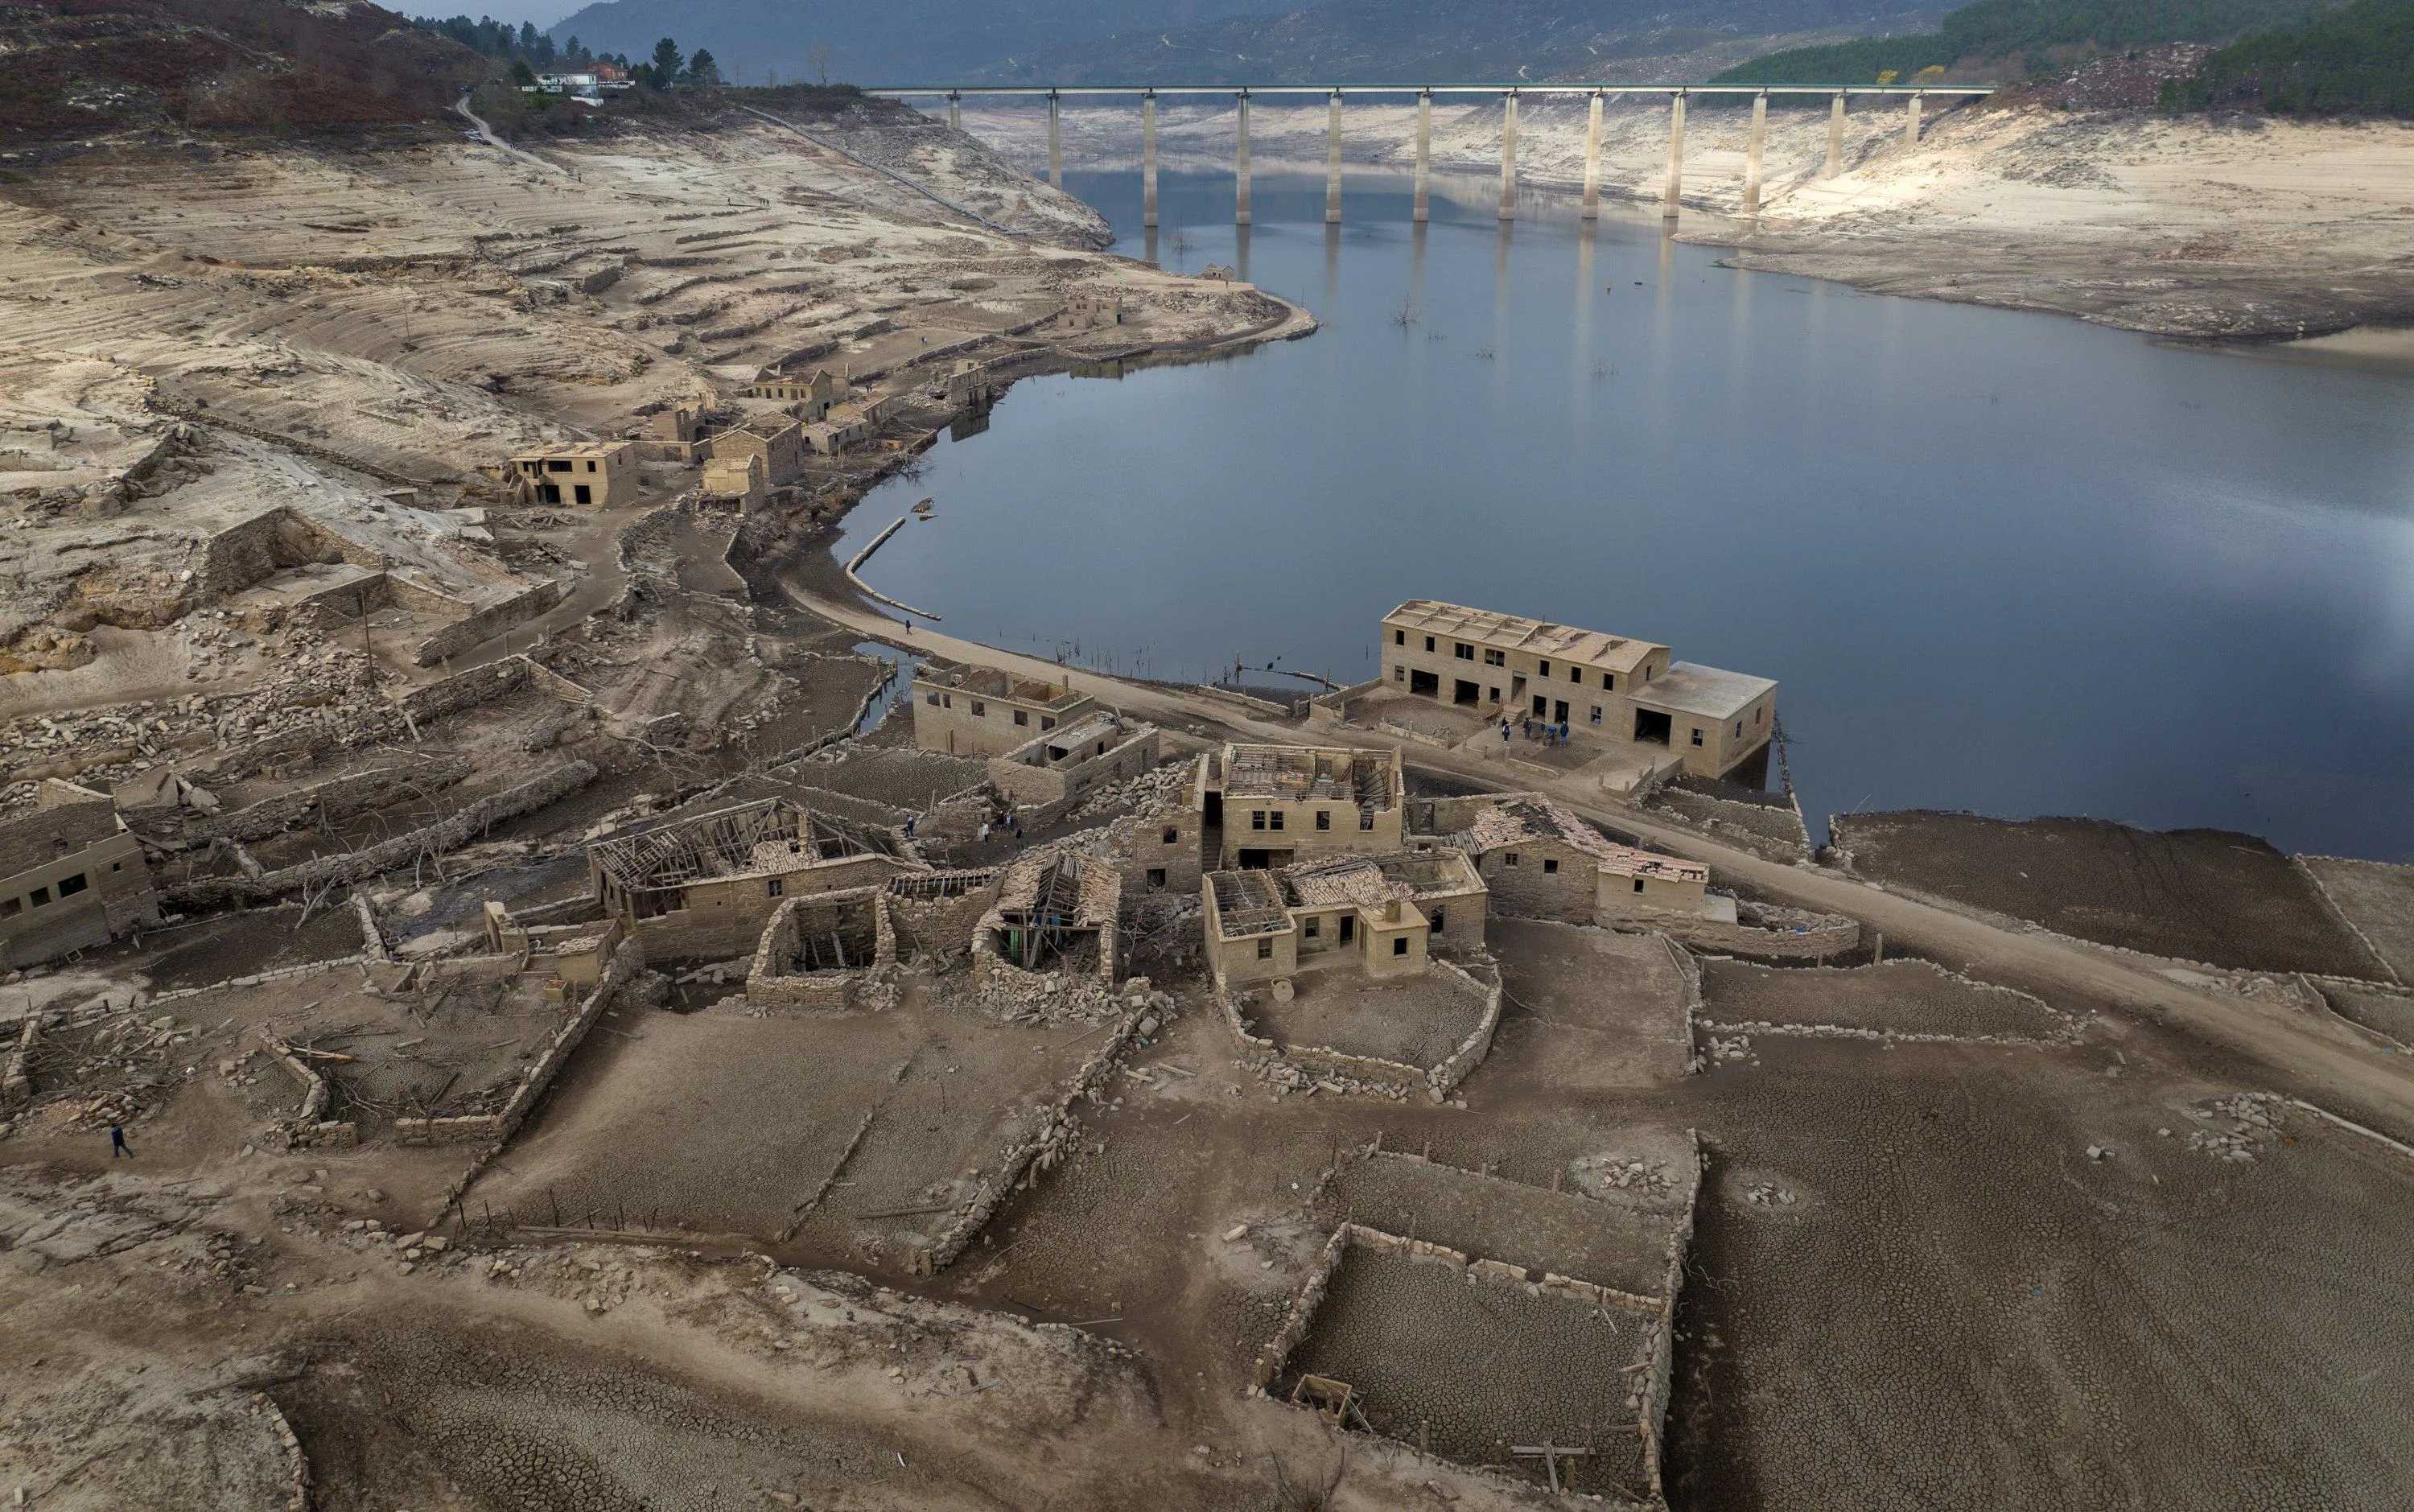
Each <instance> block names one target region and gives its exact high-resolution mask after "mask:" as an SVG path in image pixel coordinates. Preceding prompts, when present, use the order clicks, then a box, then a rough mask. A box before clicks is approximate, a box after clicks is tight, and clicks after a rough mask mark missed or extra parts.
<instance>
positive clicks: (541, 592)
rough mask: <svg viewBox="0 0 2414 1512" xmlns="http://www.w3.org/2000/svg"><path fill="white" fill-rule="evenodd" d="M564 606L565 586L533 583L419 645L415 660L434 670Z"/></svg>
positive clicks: (451, 625)
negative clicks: (563, 593) (448, 660)
mask: <svg viewBox="0 0 2414 1512" xmlns="http://www.w3.org/2000/svg"><path fill="white" fill-rule="evenodd" d="M560 602H561V585H560V584H559V583H558V582H555V581H553V580H551V579H547V580H545V581H544V582H540V583H531V584H529V586H528V587H526V588H523V589H521V590H520V591H517V592H514V593H511V594H507V595H505V596H502V597H499V598H497V599H496V600H494V601H493V602H492V603H489V604H487V605H485V606H484V607H482V608H480V609H478V610H476V611H475V612H473V613H471V614H470V615H469V616H468V617H467V618H464V619H460V620H455V621H453V623H451V624H448V625H446V626H445V627H444V628H443V629H441V630H439V631H438V632H436V634H434V635H432V636H428V637H427V638H426V639H425V640H423V641H421V642H420V643H419V650H418V651H414V652H413V653H412V655H411V659H412V660H413V661H415V662H417V663H418V664H419V665H420V666H435V665H436V664H437V663H439V662H440V661H442V660H444V659H445V658H446V657H448V656H458V655H459V654H461V653H462V652H463V651H468V650H469V649H470V648H471V647H473V646H476V645H478V644H480V643H481V642H483V641H485V640H489V639H491V638H493V637H494V636H497V635H499V634H501V633H502V632H503V631H505V630H507V629H509V628H511V627H512V626H513V625H515V624H518V623H520V622H521V621H526V620H533V619H535V618H536V617H537V616H538V615H540V614H543V613H544V611H545V610H547V609H550V608H552V607H553V606H555V605H557V604H559V603H560Z"/></svg>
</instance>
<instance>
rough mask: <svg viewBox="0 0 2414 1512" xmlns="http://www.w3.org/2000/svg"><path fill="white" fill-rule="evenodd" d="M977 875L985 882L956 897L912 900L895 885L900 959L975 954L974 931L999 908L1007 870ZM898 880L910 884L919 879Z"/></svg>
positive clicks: (892, 905)
mask: <svg viewBox="0 0 2414 1512" xmlns="http://www.w3.org/2000/svg"><path fill="white" fill-rule="evenodd" d="M976 875H981V876H984V877H985V880H983V881H981V882H979V883H977V884H976V885H974V886H972V887H970V888H969V889H967V890H966V891H964V892H963V893H962V895H961V896H959V897H953V898H916V897H908V896H905V895H904V894H903V893H902V892H900V891H896V889H895V887H894V886H892V888H891V891H890V892H889V896H888V906H887V917H888V928H889V932H890V935H891V937H892V938H893V939H894V940H895V941H896V953H897V954H898V955H899V956H901V957H907V956H913V955H916V954H920V955H927V956H931V957H932V958H934V959H937V960H940V961H946V962H954V961H960V960H961V959H963V958H964V957H965V956H967V955H969V954H970V953H971V951H972V948H973V931H974V930H975V929H976V928H978V927H979V925H980V921H981V918H982V916H983V915H985V914H987V913H988V912H989V911H990V909H991V907H993V906H996V904H997V890H998V885H999V884H1000V883H1001V882H1003V881H1004V880H1005V879H1006V873H1005V872H1004V871H1003V870H992V871H989V872H987V873H985V874H976ZM898 880H899V882H901V883H904V884H907V885H910V884H911V883H912V882H913V881H915V880H917V879H916V878H902V877H901V878H899V879H898Z"/></svg>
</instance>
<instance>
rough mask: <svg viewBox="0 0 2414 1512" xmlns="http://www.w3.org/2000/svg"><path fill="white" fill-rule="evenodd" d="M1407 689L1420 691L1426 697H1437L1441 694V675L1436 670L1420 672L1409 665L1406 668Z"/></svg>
mask: <svg viewBox="0 0 2414 1512" xmlns="http://www.w3.org/2000/svg"><path fill="white" fill-rule="evenodd" d="M1408 691H1409V692H1410V693H1421V694H1423V695H1424V696H1426V697H1428V698H1438V697H1440V696H1441V675H1440V674H1439V673H1438V672H1420V671H1418V670H1416V669H1415V668H1414V667H1411V668H1409V669H1408Z"/></svg>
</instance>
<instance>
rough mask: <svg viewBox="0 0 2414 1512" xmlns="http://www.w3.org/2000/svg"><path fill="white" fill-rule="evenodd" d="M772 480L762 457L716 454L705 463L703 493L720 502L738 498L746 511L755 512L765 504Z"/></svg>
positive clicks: (704, 496)
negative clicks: (766, 472) (765, 497)
mask: <svg viewBox="0 0 2414 1512" xmlns="http://www.w3.org/2000/svg"><path fill="white" fill-rule="evenodd" d="M768 483H769V480H768V479H767V478H766V477H765V476H764V472H763V459H762V458H761V457H755V456H752V455H749V456H745V457H714V458H713V459H712V460H711V461H709V462H707V463H705V464H704V481H703V484H702V485H701V486H700V488H699V493H700V496H701V497H703V498H705V499H709V500H713V501H715V502H723V503H727V502H736V504H737V506H738V508H739V509H740V510H743V511H745V512H748V513H752V512H753V510H755V509H757V508H759V507H760V506H761V505H762V502H763V499H764V496H765V495H766V494H767V492H768Z"/></svg>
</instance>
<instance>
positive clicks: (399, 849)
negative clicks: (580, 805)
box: [164, 761, 595, 908]
mask: <svg viewBox="0 0 2414 1512" xmlns="http://www.w3.org/2000/svg"><path fill="white" fill-rule="evenodd" d="M594 780H595V769H594V767H592V766H590V765H589V764H588V763H587V762H584V761H571V762H565V763H563V764H562V765H561V766H559V767H556V768H554V769H553V770H552V771H548V772H545V773H544V774H543V775H542V776H538V777H533V778H530V779H529V781H527V782H524V783H522V784H520V785H519V786H516V787H508V788H505V789H504V790H503V791H501V792H499V793H495V794H492V795H490V796H488V797H485V798H482V799H480V800H478V801H476V802H474V803H472V804H470V805H469V807H467V808H465V809H463V810H462V811H461V812H460V813H458V814H455V815H454V816H452V817H450V818H447V819H440V820H439V821H437V822H436V823H434V824H431V825H427V826H425V828H422V829H418V830H413V831H410V832H409V833H407V834H398V835H396V836H395V837H394V838H393V839H391V840H386V841H381V842H380V843H379V844H377V845H374V846H365V847H364V848H362V849H360V850H354V851H347V852H345V853H343V854H342V855H337V856H321V857H320V858H319V859H318V860H317V861H304V862H303V863H301V864H300V865H298V866H288V867H285V868H283V869H281V870H279V871H274V872H263V873H261V875H260V876H256V877H255V876H213V877H206V878H203V879H202V880H200V881H197V882H188V883H186V884H185V885H183V886H182V887H176V888H171V889H169V890H168V891H167V892H166V894H165V895H164V901H165V902H166V903H167V904H168V905H169V906H171V907H176V908H196V907H209V906H216V905H219V904H225V903H237V902H242V903H249V902H254V901H257V900H259V899H261V898H273V897H276V896H277V895H278V894H280V893H285V892H291V891H296V890H298V889H301V888H305V887H319V886H321V885H323V884H328V883H334V882H357V881H360V880H361V879H362V878H364V877H370V876H376V875H377V874H378V873H380V872H383V871H389V870H391V869H393V868H394V867H396V866H399V865H401V864H403V863H404V862H406V861H413V860H416V859H417V858H419V857H420V856H423V855H440V854H441V853H443V852H445V851H448V850H452V849H454V848H455V847H457V846H463V845H466V844H468V843H469V840H470V839H471V838H472V837H474V836H476V835H478V834H480V833H482V832H484V831H485V830H486V829H487V828H488V827H489V826H492V825H496V824H499V823H501V822H502V821H503V820H505V819H511V818H516V817H518V816H520V815H523V814H531V813H534V812H535V811H536V810H538V809H541V808H543V807H544V806H545V805H546V804H548V803H551V802H554V801H557V800H559V799H561V798H563V797H565V796H567V795H569V794H571V793H574V792H576V791H577V790H578V789H580V788H581V787H584V786H587V785H588V784H589V783H591V782H593V781H594Z"/></svg>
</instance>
